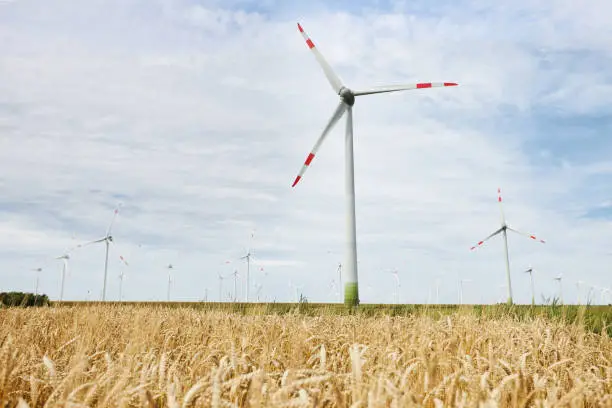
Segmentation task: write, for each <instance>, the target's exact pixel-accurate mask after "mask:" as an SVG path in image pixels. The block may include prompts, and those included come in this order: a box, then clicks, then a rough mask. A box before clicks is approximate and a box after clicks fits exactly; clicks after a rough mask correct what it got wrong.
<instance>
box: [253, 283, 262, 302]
mask: <svg viewBox="0 0 612 408" xmlns="http://www.w3.org/2000/svg"><path fill="white" fill-rule="evenodd" d="M262 289H263V285H262V284H261V283H255V298H256V299H257V302H258V303H259V294H260V293H261V290H262Z"/></svg>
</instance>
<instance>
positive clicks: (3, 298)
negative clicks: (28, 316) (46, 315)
mask: <svg viewBox="0 0 612 408" xmlns="http://www.w3.org/2000/svg"><path fill="white" fill-rule="evenodd" d="M50 304H51V302H49V297H48V296H47V295H35V294H33V293H24V292H1V293H0V305H2V306H12V307H15V306H17V307H35V306H49V305H50Z"/></svg>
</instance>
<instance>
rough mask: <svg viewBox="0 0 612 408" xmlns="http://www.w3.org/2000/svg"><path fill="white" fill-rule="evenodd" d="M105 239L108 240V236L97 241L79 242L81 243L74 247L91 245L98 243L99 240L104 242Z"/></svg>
mask: <svg viewBox="0 0 612 408" xmlns="http://www.w3.org/2000/svg"><path fill="white" fill-rule="evenodd" d="M105 240H106V237H104V238H100V239H96V240H95V241H89V242H86V243H84V244H79V245H77V246H75V247H74V248H73V249H75V248H82V247H84V246H87V245H91V244H97V243H98V242H104V241H105Z"/></svg>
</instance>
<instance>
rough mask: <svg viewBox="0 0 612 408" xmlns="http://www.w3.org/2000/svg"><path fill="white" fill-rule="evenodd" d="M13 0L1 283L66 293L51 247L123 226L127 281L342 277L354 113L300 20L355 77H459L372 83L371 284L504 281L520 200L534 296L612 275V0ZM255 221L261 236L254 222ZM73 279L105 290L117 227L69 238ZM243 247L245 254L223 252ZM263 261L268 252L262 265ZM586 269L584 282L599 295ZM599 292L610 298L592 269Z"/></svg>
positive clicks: (360, 157) (373, 295) (3, 108)
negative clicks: (376, 91)
mask: <svg viewBox="0 0 612 408" xmlns="http://www.w3.org/2000/svg"><path fill="white" fill-rule="evenodd" d="M324 3H330V2H317V1H314V2H294V1H273V0H269V1H263V0H260V1H249V0H232V1H229V0H224V1H220V0H219V1H212V0H211V1H205V0H201V1H196V0H146V1H145V0H104V1H102V0H89V1H86V2H83V1H77V0H53V1H43V0H10V1H9V0H0V243H1V244H2V245H1V247H0V277H1V281H0V290H2V291H4V290H24V291H33V290H34V285H35V277H36V274H35V272H33V271H32V269H33V268H38V267H42V268H43V271H42V272H41V274H40V290H41V291H42V292H44V293H47V294H48V295H49V296H50V297H51V298H58V296H59V286H60V285H59V283H60V271H61V264H60V261H58V260H55V259H53V258H54V257H56V256H59V255H62V253H64V251H66V250H67V249H69V248H72V247H74V246H75V245H77V244H79V243H82V242H84V241H89V240H92V239H96V238H100V237H102V236H103V235H104V233H105V231H106V228H107V227H108V224H109V223H110V220H111V218H112V215H113V209H114V208H115V206H116V205H118V204H119V203H122V206H121V209H120V212H119V216H118V217H117V220H116V223H115V225H114V228H113V236H114V239H115V245H114V246H112V247H111V251H110V260H109V283H108V292H107V298H108V299H116V298H117V297H118V291H119V278H118V276H119V273H120V271H121V268H122V264H121V263H120V261H119V255H123V256H124V257H126V258H127V259H128V261H129V262H130V266H129V267H128V268H125V274H126V277H125V281H124V297H125V298H126V299H129V300H163V299H165V297H166V290H167V281H168V275H167V269H166V265H168V264H169V263H171V264H173V265H174V270H173V278H172V279H173V286H172V292H171V296H172V299H175V300H199V299H203V298H204V297H206V296H207V297H208V299H209V300H217V299H218V297H219V282H220V280H219V274H220V273H221V274H222V275H223V276H225V279H224V280H223V281H222V283H223V293H222V296H223V298H224V299H228V298H229V297H231V295H232V292H233V282H234V281H233V278H232V277H231V276H229V275H230V274H231V273H232V272H233V271H234V270H238V272H239V274H240V277H239V278H240V280H239V281H238V284H239V293H238V296H239V297H240V298H242V297H243V296H244V282H243V280H242V279H243V278H244V275H245V272H246V267H245V263H244V262H243V261H241V260H240V259H239V258H240V257H241V256H242V255H244V254H245V253H246V250H247V248H248V247H249V245H250V246H251V247H252V252H253V253H254V258H253V262H254V264H253V266H252V274H251V280H252V287H251V297H252V298H253V297H254V293H255V292H256V290H257V289H256V287H255V285H256V284H258V285H261V289H259V297H260V299H262V300H263V299H267V300H273V299H276V300H277V301H288V300H293V298H294V297H295V289H294V288H295V287H296V286H297V287H299V288H300V289H299V290H300V291H301V292H302V293H304V295H305V296H306V297H307V298H308V299H309V300H311V301H337V300H338V299H339V296H338V294H337V293H336V289H334V286H333V284H332V280H334V279H335V280H336V281H335V282H334V283H336V284H337V274H336V270H337V265H338V263H339V262H340V261H341V260H342V251H343V240H344V201H343V200H344V194H343V174H344V167H343V166H344V164H343V160H344V154H343V125H344V122H341V123H340V125H339V126H337V127H336V128H335V129H334V131H333V132H332V133H331V134H330V135H329V138H328V139H327V140H326V142H325V144H324V145H323V147H322V149H321V150H320V152H319V154H318V155H317V158H316V159H315V160H314V161H313V163H312V165H311V167H310V169H309V171H308V172H307V173H306V175H305V177H304V178H303V180H302V181H301V182H300V184H298V186H296V187H295V188H293V189H292V188H291V183H292V182H293V179H294V178H295V175H296V174H297V172H298V170H299V169H300V167H301V165H302V163H303V161H304V158H305V157H306V155H307V153H308V152H309V150H310V149H311V148H312V146H313V144H314V142H315V141H316V139H317V137H318V136H319V134H320V132H321V130H322V128H323V126H324V125H325V123H326V121H327V120H328V119H329V117H330V116H331V114H332V111H333V109H334V107H335V106H336V104H337V103H338V98H337V96H336V95H334V93H333V91H332V90H331V88H330V87H329V84H328V83H327V81H326V79H325V77H324V75H323V72H322V71H321V69H320V68H319V66H318V65H317V63H316V60H315V59H314V57H313V55H312V54H311V52H309V50H308V48H307V47H306V45H305V44H304V41H303V40H302V38H301V36H300V34H299V32H298V30H297V27H296V22H298V21H300V22H301V23H302V24H303V26H304V28H305V29H306V31H307V32H308V33H309V34H310V35H311V37H312V39H313V40H314V41H315V43H316V44H317V46H318V47H319V49H320V50H321V52H322V53H323V54H324V55H325V57H326V58H327V60H328V61H329V63H330V64H331V65H332V66H333V67H334V69H335V70H336V72H337V73H338V75H339V76H340V77H341V78H342V80H343V81H344V82H345V83H346V84H347V86H349V87H354V88H360V87H365V86H370V85H385V84H394V83H411V82H429V81H454V82H458V83H459V84H460V86H459V87H455V88H446V89H440V88H438V89H424V90H418V91H410V92H404V93H395V94H385V95H376V96H365V97H361V98H358V100H357V103H356V104H355V109H354V122H355V166H356V167H355V174H356V195H357V204H356V208H357V234H358V259H359V278H360V291H361V300H362V302H366V303H369V302H393V301H394V300H395V294H394V293H395V290H396V289H395V283H394V279H393V275H392V274H391V273H389V271H392V270H393V269H397V271H398V274H399V277H400V281H401V288H400V295H399V299H400V301H401V302H409V303H423V302H427V301H428V300H430V301H435V296H436V295H435V284H436V280H439V282H440V284H439V297H440V302H452V303H454V302H457V297H458V296H457V281H458V279H465V280H471V281H470V282H466V283H465V284H464V301H465V302H495V301H498V300H499V299H500V298H501V297H502V295H503V293H504V288H503V287H502V286H501V285H503V284H504V281H505V267H504V262H503V247H502V240H501V239H500V237H496V238H495V239H492V240H491V241H489V242H488V243H487V244H485V246H484V247H482V248H481V249H479V250H477V251H473V252H471V251H470V250H469V249H470V247H471V246H472V245H473V244H475V243H476V242H478V241H479V240H480V239H482V238H484V237H485V236H487V235H488V234H489V233H491V232H493V231H494V230H495V229H496V228H498V226H499V208H498V205H497V188H498V187H501V188H502V192H503V194H504V200H505V210H506V215H507V218H508V221H509V223H510V224H511V225H512V226H515V227H516V228H518V229H521V230H524V231H526V232H529V233H535V234H536V235H538V236H541V237H542V238H544V239H546V240H547V243H546V244H539V243H536V242H534V241H531V240H529V239H526V238H523V237H521V236H519V235H510V236H509V244H510V257H511V267H512V278H513V289H514V293H515V301H517V302H523V303H525V302H528V301H529V300H530V292H529V278H528V276H527V275H526V274H525V273H523V271H524V270H525V269H526V268H527V267H528V266H529V265H533V267H534V269H535V270H536V273H535V283H536V292H537V294H536V296H537V299H538V300H541V295H540V294H543V295H545V296H551V295H554V294H555V293H556V291H557V290H558V285H556V282H554V281H553V277H555V276H557V275H558V274H560V273H562V274H563V294H564V297H565V300H566V302H570V301H571V302H575V301H576V300H577V296H578V291H577V287H576V281H577V280H583V281H584V282H585V285H595V286H600V287H604V286H605V287H609V286H610V285H612V278H611V277H610V261H611V260H612V249H611V248H612V229H611V227H612V183H610V179H611V176H612V159H610V157H612V139H611V138H610V133H611V131H612V70H611V69H610V66H612V42H611V41H610V38H612V28H611V26H610V24H609V16H610V15H612V4H611V3H610V2H606V1H603V0H599V1H596V0H594V1H589V0H585V1H583V2H576V1H570V0H554V1H553V0H551V1H535V2H534V1H531V0H518V1H514V2H509V1H508V2H504V3H497V4H496V6H491V2H485V1H480V0H470V1H468V0H465V1H454V2H436V5H435V6H433V5H432V4H431V2H426V1H372V2H365V1H336V2H333V3H334V4H333V5H327V4H324ZM251 235H252V237H253V238H252V239H251V238H250V237H251ZM70 255H71V260H70V264H69V265H70V274H69V275H68V276H67V278H66V286H65V296H64V297H65V298H66V299H86V298H89V299H99V298H100V296H101V289H102V280H103V272H104V245H101V244H96V245H91V246H87V247H83V248H79V249H76V250H74V251H73V252H71V254H70ZM226 261H230V263H226ZM261 269H263V270H261ZM587 291H588V287H587V288H584V289H583V291H582V299H584V298H585V296H586V293H587ZM594 300H595V301H599V300H600V294H599V292H595V295H594Z"/></svg>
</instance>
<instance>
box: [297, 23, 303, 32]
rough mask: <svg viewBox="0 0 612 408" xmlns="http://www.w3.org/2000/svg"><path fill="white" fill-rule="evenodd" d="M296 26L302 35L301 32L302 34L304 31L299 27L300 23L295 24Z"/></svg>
mask: <svg viewBox="0 0 612 408" xmlns="http://www.w3.org/2000/svg"><path fill="white" fill-rule="evenodd" d="M297 24H298V29H299V30H300V33H303V32H304V29H303V28H302V26H301V25H300V23H297Z"/></svg>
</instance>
